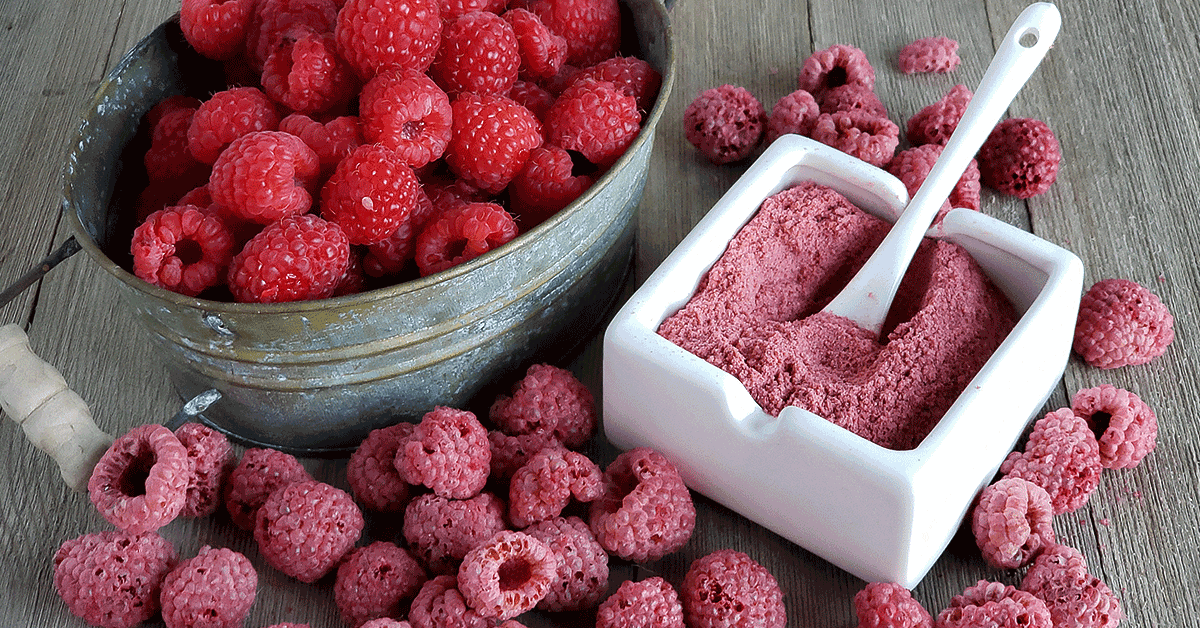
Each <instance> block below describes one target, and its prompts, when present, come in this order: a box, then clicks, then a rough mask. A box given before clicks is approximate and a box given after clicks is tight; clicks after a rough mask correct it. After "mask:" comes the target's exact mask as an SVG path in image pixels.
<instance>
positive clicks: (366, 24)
mask: <svg viewBox="0 0 1200 628" xmlns="http://www.w3.org/2000/svg"><path fill="white" fill-rule="evenodd" d="M441 33H442V19H441V11H440V8H439V2H438V0H348V1H347V2H346V4H345V5H344V6H343V7H342V10H341V11H340V12H339V13H338V18H337V27H336V28H335V30H334V34H335V35H336V36H337V43H338V51H339V52H340V53H341V55H342V58H344V59H345V60H346V61H347V62H348V63H349V64H350V67H352V68H354V70H355V72H357V73H358V75H359V77H360V78H362V79H364V80H367V79H370V78H371V77H373V76H375V75H376V74H377V73H379V72H381V71H383V70H388V69H392V68H399V69H408V70H415V71H417V72H424V71H425V70H428V69H429V65H430V64H431V63H433V57H434V55H435V54H437V50H438V47H439V45H440V44H441V38H442V35H441Z"/></svg>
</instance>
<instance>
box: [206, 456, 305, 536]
mask: <svg viewBox="0 0 1200 628" xmlns="http://www.w3.org/2000/svg"><path fill="white" fill-rule="evenodd" d="M308 480H312V476H311V475H309V474H308V471H307V470H306V469H305V468H304V467H303V466H301V465H300V461H299V460H296V457H295V456H293V455H291V454H285V453H283V452H282V451H276V450H274V449H259V448H251V449H247V450H246V452H245V453H243V454H242V458H241V460H239V461H238V464H237V466H236V467H234V468H233V471H230V472H229V478H228V479H227V480H226V484H225V510H227V511H229V516H230V518H232V519H233V523H234V524H235V525H237V527H239V528H241V529H243V530H253V529H254V520H255V518H257V516H258V509H259V508H260V507H261V506H262V505H263V502H265V501H267V497H268V496H269V495H270V494H271V493H273V492H274V491H275V490H276V489H279V488H282V487H284V486H287V485H288V484H291V483H292V482H301V481H308Z"/></svg>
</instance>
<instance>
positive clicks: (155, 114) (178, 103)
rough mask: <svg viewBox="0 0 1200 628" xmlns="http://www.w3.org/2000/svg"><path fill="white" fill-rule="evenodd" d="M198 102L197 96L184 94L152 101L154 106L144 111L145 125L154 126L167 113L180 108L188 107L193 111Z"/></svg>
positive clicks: (197, 106) (198, 105)
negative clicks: (155, 101)
mask: <svg viewBox="0 0 1200 628" xmlns="http://www.w3.org/2000/svg"><path fill="white" fill-rule="evenodd" d="M200 102H201V101H200V99H199V98H196V97H195V96H186V95H184V94H175V95H174V96H167V97H166V98H163V99H162V100H160V101H158V102H157V103H154V106H153V107H151V108H150V111H147V112H146V115H145V120H146V126H147V127H148V128H151V129H153V128H154V127H156V126H158V124H159V123H160V122H162V119H163V117H164V116H166V115H167V114H168V113H171V112H173V111H178V110H180V109H190V110H191V111H192V112H193V113H194V112H195V111H196V109H199V108H200Z"/></svg>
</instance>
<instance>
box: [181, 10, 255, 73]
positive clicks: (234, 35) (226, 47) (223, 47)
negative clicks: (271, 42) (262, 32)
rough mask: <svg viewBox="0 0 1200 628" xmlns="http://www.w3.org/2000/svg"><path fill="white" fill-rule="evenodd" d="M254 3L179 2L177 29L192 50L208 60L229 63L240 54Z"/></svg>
mask: <svg viewBox="0 0 1200 628" xmlns="http://www.w3.org/2000/svg"><path fill="white" fill-rule="evenodd" d="M254 5H255V0H183V2H182V3H181V5H180V9H179V28H180V30H182V31H183V37H184V39H186V40H187V42H188V43H189V44H191V45H192V48H194V49H195V50H196V52H199V53H200V54H201V55H204V56H205V57H208V58H210V59H216V60H219V61H220V60H225V59H232V58H233V57H235V56H237V55H238V53H240V52H241V51H242V43H243V42H244V41H245V39H246V29H247V27H248V26H249V24H250V17H251V15H252V14H253V12H254Z"/></svg>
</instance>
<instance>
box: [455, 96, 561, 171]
mask: <svg viewBox="0 0 1200 628" xmlns="http://www.w3.org/2000/svg"><path fill="white" fill-rule="evenodd" d="M451 108H452V110H453V114H452V115H453V117H452V120H453V122H452V126H453V132H452V134H451V137H450V144H449V145H447V146H446V154H445V158H446V165H447V166H449V167H450V171H451V172H453V173H454V174H455V176H457V177H459V178H461V179H464V180H466V182H467V183H470V184H471V185H473V186H475V187H476V188H479V189H480V190H483V191H485V192H488V193H489V194H496V193H499V192H500V191H501V190H503V189H504V188H505V186H507V185H508V183H509V182H510V181H512V179H513V177H515V176H517V173H518V172H520V171H521V168H524V167H525V161H526V160H528V159H529V151H531V150H533V149H535V148H537V147H538V146H541V145H542V124H541V122H539V121H538V119H537V116H535V115H533V112H532V111H530V110H528V109H526V108H525V107H522V106H521V105H518V104H517V103H516V102H514V101H512V100H509V99H508V98H505V97H503V96H479V95H476V94H463V95H461V96H459V97H458V98H457V99H455V100H454V102H453V103H451Z"/></svg>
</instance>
